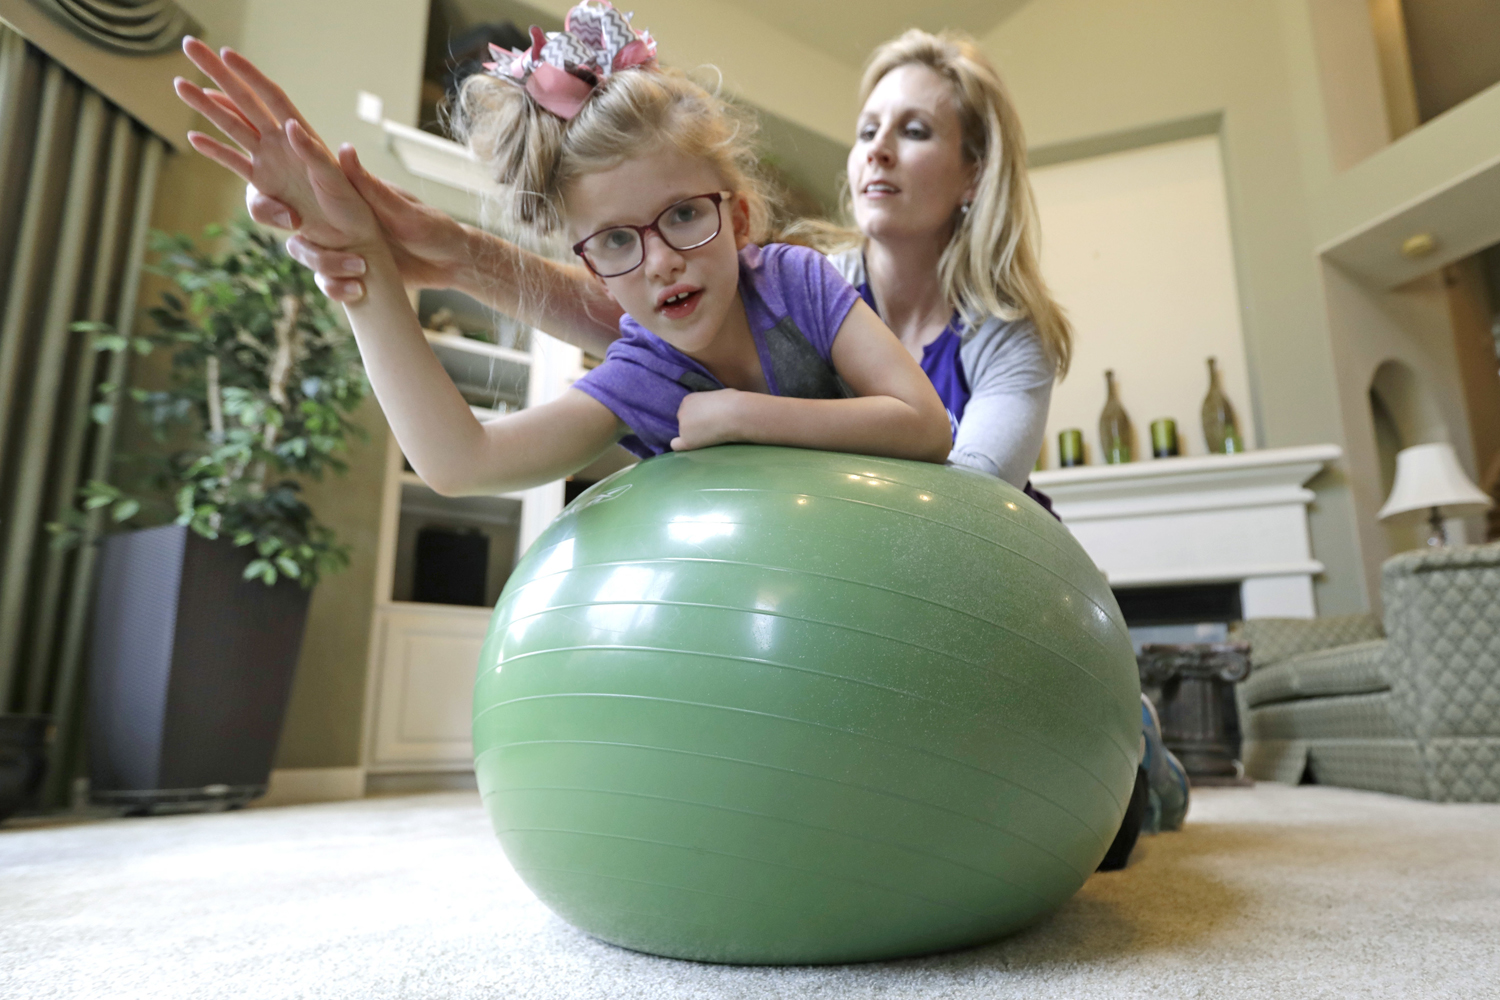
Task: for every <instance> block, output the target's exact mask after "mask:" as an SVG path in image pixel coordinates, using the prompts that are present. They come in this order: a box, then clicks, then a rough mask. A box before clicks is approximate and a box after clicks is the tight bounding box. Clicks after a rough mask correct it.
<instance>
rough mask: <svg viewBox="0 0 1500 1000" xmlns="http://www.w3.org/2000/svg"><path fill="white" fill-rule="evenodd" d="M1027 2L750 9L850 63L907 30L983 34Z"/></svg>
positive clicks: (938, 0) (930, 0)
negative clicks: (944, 29) (951, 29)
mask: <svg viewBox="0 0 1500 1000" xmlns="http://www.w3.org/2000/svg"><path fill="white" fill-rule="evenodd" d="M1028 2H1029V0H863V2H861V0H756V2H755V3H754V4H753V5H751V7H750V11H751V13H752V14H753V15H754V16H755V17H756V18H758V19H759V20H762V21H765V22H766V23H767V24H770V25H772V26H774V27H777V28H780V29H781V30H782V31H784V32H786V33H787V34H789V35H793V36H795V37H796V38H798V39H799V40H801V41H802V42H805V43H806V44H807V45H810V46H812V47H813V48H815V49H818V50H820V51H822V52H826V53H827V54H828V55H830V56H832V57H833V58H834V59H837V60H838V61H839V62H842V63H845V64H847V65H849V66H854V67H858V66H862V65H864V61H865V59H866V58H867V57H868V56H869V54H870V51H871V50H872V49H874V48H875V46H877V45H879V44H880V43H881V42H884V41H887V40H888V39H891V38H894V37H896V36H897V35H899V34H900V33H901V32H903V31H905V30H906V29H907V28H925V29H926V30H928V31H939V30H941V29H943V28H956V29H958V30H960V31H966V32H968V33H969V34H971V35H974V36H975V37H979V36H981V35H985V34H988V33H989V32H990V31H991V30H992V29H994V27H995V26H996V25H998V24H999V23H1000V22H1001V21H1003V20H1005V19H1006V18H1008V17H1010V16H1011V15H1012V14H1014V13H1015V12H1016V11H1018V10H1020V9H1021V8H1022V7H1024V6H1026V4H1027V3H1028Z"/></svg>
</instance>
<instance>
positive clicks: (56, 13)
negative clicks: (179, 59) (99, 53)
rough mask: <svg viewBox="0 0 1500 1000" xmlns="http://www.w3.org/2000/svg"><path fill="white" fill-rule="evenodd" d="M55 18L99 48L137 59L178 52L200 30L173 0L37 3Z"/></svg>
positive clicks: (45, 0)
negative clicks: (169, 50) (182, 44)
mask: <svg viewBox="0 0 1500 1000" xmlns="http://www.w3.org/2000/svg"><path fill="white" fill-rule="evenodd" d="M33 2H34V3H36V5H37V6H39V7H41V8H42V9H43V10H45V11H46V12H47V13H49V14H51V15H52V17H53V18H54V19H56V20H58V21H61V22H62V23H63V24H65V25H67V26H68V27H69V28H71V29H72V30H73V31H74V32H75V33H76V34H79V35H82V36H83V37H84V38H87V39H88V40H89V41H91V42H93V43H95V44H96V45H101V46H104V47H105V48H109V49H114V50H115V51H117V52H126V53H131V54H133V55H151V54H154V53H157V52H165V51H166V50H168V49H171V48H174V47H175V46H176V45H177V43H178V42H180V41H182V36H183V35H185V34H187V33H189V32H190V31H195V30H197V25H196V24H195V23H194V22H193V19H192V18H190V17H188V15H187V12H186V11H184V10H183V9H182V8H181V7H179V6H177V4H175V3H173V2H172V0H33Z"/></svg>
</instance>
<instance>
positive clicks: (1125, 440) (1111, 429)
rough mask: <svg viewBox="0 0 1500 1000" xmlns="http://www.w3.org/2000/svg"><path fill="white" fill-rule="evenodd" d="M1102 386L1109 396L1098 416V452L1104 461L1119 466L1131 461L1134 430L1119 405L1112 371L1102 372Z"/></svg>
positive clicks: (1126, 414)
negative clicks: (1106, 389) (1106, 388)
mask: <svg viewBox="0 0 1500 1000" xmlns="http://www.w3.org/2000/svg"><path fill="white" fill-rule="evenodd" d="M1104 384H1105V386H1106V387H1108V389H1109V395H1108V396H1107V397H1106V398H1105V400H1104V412H1103V413H1101V414H1099V451H1100V452H1101V453H1102V454H1103V455H1104V461H1106V462H1108V463H1109V464H1110V465H1119V464H1121V463H1123V462H1128V461H1130V460H1131V443H1132V441H1133V440H1134V439H1135V430H1134V428H1132V427H1131V426H1130V415H1129V414H1128V413H1126V412H1125V407H1124V406H1122V405H1121V404H1120V394H1119V392H1118V391H1117V390H1116V389H1115V373H1114V369H1106V370H1105V372H1104Z"/></svg>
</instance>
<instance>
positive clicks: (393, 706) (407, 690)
mask: <svg viewBox="0 0 1500 1000" xmlns="http://www.w3.org/2000/svg"><path fill="white" fill-rule="evenodd" d="M376 614H377V616H378V617H379V618H380V625H379V628H378V635H379V639H378V641H379V643H380V648H379V660H378V663H379V677H378V683H379V689H378V691H377V693H376V698H375V725H374V731H373V733H372V739H371V747H370V750H371V753H370V765H371V769H372V770H376V771H400V770H421V771H429V770H444V771H446V770H459V769H467V768H470V767H473V765H474V754H473V750H472V748H471V745H470V737H469V731H470V712H471V706H472V704H473V696H474V675H475V671H476V670H477V668H478V665H479V648H480V646H481V645H482V644H483V642H484V634H485V629H486V627H487V626H488V624H489V611H487V610H485V609H481V608H461V607H450V606H446V605H436V604H434V605H409V604H408V605H397V606H394V607H386V608H381V609H380V610H378V611H377V612H376Z"/></svg>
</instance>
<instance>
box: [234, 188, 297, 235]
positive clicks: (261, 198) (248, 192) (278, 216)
mask: <svg viewBox="0 0 1500 1000" xmlns="http://www.w3.org/2000/svg"><path fill="white" fill-rule="evenodd" d="M245 210H246V211H248V212H249V213H250V218H252V219H254V220H255V221H256V222H259V223H260V224H261V225H263V226H275V227H276V228H278V229H297V228H299V227H300V226H301V225H302V219H301V217H300V216H298V214H297V212H296V210H295V209H293V208H292V207H291V206H290V205H287V204H285V203H283V202H280V201H277V200H276V199H275V198H272V197H270V196H269V195H264V194H261V193H260V189H258V188H257V187H256V186H255V185H254V184H246V185H245Z"/></svg>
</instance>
